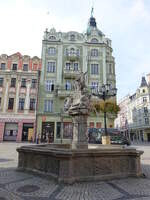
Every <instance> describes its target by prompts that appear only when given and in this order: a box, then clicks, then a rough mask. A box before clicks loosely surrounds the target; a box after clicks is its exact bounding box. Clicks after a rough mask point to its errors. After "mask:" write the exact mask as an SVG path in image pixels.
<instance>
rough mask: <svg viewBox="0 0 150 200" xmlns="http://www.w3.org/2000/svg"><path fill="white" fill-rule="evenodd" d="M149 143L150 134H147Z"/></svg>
mask: <svg viewBox="0 0 150 200" xmlns="http://www.w3.org/2000/svg"><path fill="white" fill-rule="evenodd" d="M147 141H148V142H150V133H147Z"/></svg>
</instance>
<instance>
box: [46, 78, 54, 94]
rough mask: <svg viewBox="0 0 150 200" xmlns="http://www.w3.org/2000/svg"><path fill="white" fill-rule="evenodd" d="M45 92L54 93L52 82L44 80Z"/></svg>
mask: <svg viewBox="0 0 150 200" xmlns="http://www.w3.org/2000/svg"><path fill="white" fill-rule="evenodd" d="M45 90H46V91H48V92H52V91H54V80H46V84H45Z"/></svg>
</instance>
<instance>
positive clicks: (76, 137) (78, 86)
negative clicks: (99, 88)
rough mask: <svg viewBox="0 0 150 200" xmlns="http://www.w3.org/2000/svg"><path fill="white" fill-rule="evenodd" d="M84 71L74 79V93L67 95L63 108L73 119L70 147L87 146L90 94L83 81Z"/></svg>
mask: <svg viewBox="0 0 150 200" xmlns="http://www.w3.org/2000/svg"><path fill="white" fill-rule="evenodd" d="M85 76H86V73H83V72H82V73H81V74H80V75H79V77H78V78H77V79H76V80H75V81H74V83H73V88H74V93H73V95H72V96H70V97H67V98H66V100H65V103H64V110H65V111H66V112H68V114H69V115H70V116H71V118H72V121H73V140H72V148H88V139H87V138H88V133H87V118H88V115H89V112H90V108H91V103H90V99H91V94H89V91H88V89H87V86H86V83H85V80H86V79H85Z"/></svg>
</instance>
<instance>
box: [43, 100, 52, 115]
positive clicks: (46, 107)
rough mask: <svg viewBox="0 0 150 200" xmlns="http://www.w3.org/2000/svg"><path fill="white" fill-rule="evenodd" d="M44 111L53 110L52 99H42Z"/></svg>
mask: <svg viewBox="0 0 150 200" xmlns="http://www.w3.org/2000/svg"><path fill="white" fill-rule="evenodd" d="M44 111H45V112H53V100H45V101H44Z"/></svg>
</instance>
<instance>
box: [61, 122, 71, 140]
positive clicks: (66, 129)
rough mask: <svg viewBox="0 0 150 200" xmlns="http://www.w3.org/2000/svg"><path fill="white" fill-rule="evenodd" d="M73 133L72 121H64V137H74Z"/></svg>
mask: <svg viewBox="0 0 150 200" xmlns="http://www.w3.org/2000/svg"><path fill="white" fill-rule="evenodd" d="M72 135H73V125H72V123H71V122H64V125H63V138H64V139H72Z"/></svg>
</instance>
